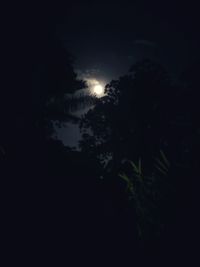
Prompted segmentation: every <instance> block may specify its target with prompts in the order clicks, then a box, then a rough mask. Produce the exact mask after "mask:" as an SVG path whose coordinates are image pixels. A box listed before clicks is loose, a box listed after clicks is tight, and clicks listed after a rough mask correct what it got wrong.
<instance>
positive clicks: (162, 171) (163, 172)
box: [155, 165, 167, 175]
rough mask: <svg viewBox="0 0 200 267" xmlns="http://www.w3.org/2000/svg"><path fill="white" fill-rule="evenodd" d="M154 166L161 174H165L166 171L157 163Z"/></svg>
mask: <svg viewBox="0 0 200 267" xmlns="http://www.w3.org/2000/svg"><path fill="white" fill-rule="evenodd" d="M155 167H156V168H157V169H158V170H159V171H160V172H161V173H162V174H164V175H167V173H166V172H165V171H164V170H162V169H161V168H160V167H159V166H158V165H155Z"/></svg>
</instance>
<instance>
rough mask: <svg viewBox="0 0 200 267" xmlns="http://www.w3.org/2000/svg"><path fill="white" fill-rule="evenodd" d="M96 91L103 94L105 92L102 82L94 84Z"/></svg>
mask: <svg viewBox="0 0 200 267" xmlns="http://www.w3.org/2000/svg"><path fill="white" fill-rule="evenodd" d="M94 93H95V94H97V95H102V94H103V86H101V85H100V84H97V85H95V86H94Z"/></svg>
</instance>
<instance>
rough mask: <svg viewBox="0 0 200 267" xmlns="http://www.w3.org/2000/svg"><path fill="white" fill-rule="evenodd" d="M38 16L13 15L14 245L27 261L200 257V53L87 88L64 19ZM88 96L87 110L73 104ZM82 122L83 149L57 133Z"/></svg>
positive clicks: (9, 109) (8, 108)
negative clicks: (67, 43) (177, 71)
mask: <svg viewBox="0 0 200 267" xmlns="http://www.w3.org/2000/svg"><path fill="white" fill-rule="evenodd" d="M37 15H38V22H37V24H35V23H32V21H34V20H33V17H29V16H28V15H27V17H25V18H23V19H26V21H27V26H26V25H25V24H24V23H23V22H22V23H20V21H19V22H18V23H17V24H15V25H14V26H13V24H12V27H10V32H11V33H12V34H11V36H12V38H11V37H8V38H7V40H8V43H9V44H8V45H6V44H5V46H6V47H5V49H4V56H3V60H4V61H2V63H3V67H4V70H5V75H3V76H4V77H3V78H2V86H1V92H0V125H1V131H0V166H1V196H2V213H1V217H2V221H3V225H4V226H3V228H2V231H3V234H4V235H5V239H3V240H4V241H3V246H4V248H6V249H7V248H8V251H9V253H10V254H12V257H14V258H15V257H16V258H22V259H23V260H24V259H25V257H27V258H28V259H29V261H32V260H35V259H36V257H37V256H36V255H39V257H40V256H43V258H44V259H45V258H48V259H50V258H51V257H53V258H54V260H55V262H57V263H58V260H61V259H63V258H72V259H73V261H74V264H76V263H77V264H78V262H79V260H80V261H81V262H82V263H84V262H91V263H93V264H94V266H96V265H98V264H100V265H101V266H102V264H110V265H111V264H113V265H114V264H116V263H121V266H122V265H125V264H126V263H129V265H130V264H131V263H132V264H134V263H136V262H137V261H138V262H139V263H140V264H142V263H144V264H145V263H146V264H147V263H150V262H151V261H152V262H154V263H155V264H156V263H158V264H162V265H164V264H166V265H168V264H170V262H171V260H172V258H175V257H176V258H178V256H180V257H181V258H182V259H183V255H182V254H184V253H185V256H186V257H187V256H188V257H190V258H193V253H195V238H197V233H198V230H199V225H198V219H197V218H198V201H199V193H198V180H199V165H198V164H199V149H200V124H199V112H200V110H199V109H200V107H199V98H198V95H199V71H200V62H199V61H198V59H197V60H196V61H195V62H193V63H192V64H191V65H190V66H188V67H187V68H186V69H183V71H182V74H181V75H179V77H174V76H172V75H171V73H170V72H169V71H167V70H166V68H165V66H163V65H162V64H161V63H160V62H156V61H154V60H151V59H148V58H147V59H144V60H141V61H139V62H137V63H135V64H132V66H131V68H130V70H129V71H127V74H126V75H123V76H121V77H119V78H118V79H116V80H112V81H110V82H109V83H108V84H107V85H106V87H105V94H104V96H103V97H101V98H96V97H95V96H94V95H80V96H76V92H77V91H79V90H80V89H84V88H86V87H87V84H86V82H85V81H84V80H81V79H79V77H78V75H77V74H76V72H75V70H74V65H73V64H74V61H73V57H72V56H71V54H70V51H67V50H66V48H65V47H64V45H63V43H62V41H60V40H59V38H58V37H57V35H56V31H55V27H54V26H55V25H54V24H55V22H54V20H53V19H51V21H50V22H51V23H50V22H49V18H48V17H45V16H44V13H42V12H41V14H37ZM8 27H9V25H8ZM13 27H16V28H18V29H19V30H18V31H17V36H15V28H13ZM9 38H10V39H9ZM13 39H15V45H14V48H13V47H11V43H12V42H13ZM9 45H10V46H9ZM83 106H85V107H88V108H89V111H88V112H87V113H86V114H84V115H83V116H82V117H81V118H80V117H76V116H75V115H73V113H71V110H79V109H80V108H81V107H83ZM70 121H72V122H74V123H77V124H78V125H79V127H80V132H81V134H82V139H81V141H80V143H79V150H75V149H73V148H71V147H66V146H64V145H63V143H62V141H61V140H59V139H56V138H54V137H53V136H54V133H55V127H54V125H55V123H56V124H57V125H60V126H62V125H63V124H64V123H66V122H70ZM11 251H13V252H11ZM9 253H8V254H9ZM12 257H11V258H12ZM42 262H45V260H44V261H42ZM174 263H175V262H174Z"/></svg>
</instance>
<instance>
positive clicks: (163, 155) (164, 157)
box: [160, 150, 170, 167]
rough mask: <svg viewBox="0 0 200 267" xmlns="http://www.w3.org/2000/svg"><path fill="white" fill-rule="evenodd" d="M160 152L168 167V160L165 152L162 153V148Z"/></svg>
mask: <svg viewBox="0 0 200 267" xmlns="http://www.w3.org/2000/svg"><path fill="white" fill-rule="evenodd" d="M160 154H161V156H162V158H163V160H164V162H165V163H166V165H167V166H168V167H170V162H169V161H168V159H167V157H166V156H165V154H164V152H163V151H162V150H160Z"/></svg>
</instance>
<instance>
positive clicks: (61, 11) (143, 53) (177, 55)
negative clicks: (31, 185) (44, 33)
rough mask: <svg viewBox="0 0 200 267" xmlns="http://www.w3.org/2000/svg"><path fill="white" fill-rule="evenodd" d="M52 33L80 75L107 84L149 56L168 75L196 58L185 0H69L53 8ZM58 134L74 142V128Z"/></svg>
mask: <svg viewBox="0 0 200 267" xmlns="http://www.w3.org/2000/svg"><path fill="white" fill-rule="evenodd" d="M57 17H58V18H59V19H58V22H57V26H56V28H57V34H58V36H59V38H60V39H61V40H62V41H63V42H64V44H65V47H66V48H67V49H68V50H69V51H70V53H72V55H73V56H74V59H75V69H76V71H77V73H78V74H79V76H80V77H81V78H83V79H84V78H88V77H89V78H94V79H97V80H99V81H103V83H104V84H106V83H109V82H110V81H111V80H112V79H117V78H118V77H119V76H120V75H123V74H126V73H127V72H128V70H129V68H130V66H131V65H133V64H134V63H135V62H137V61H138V60H141V59H143V58H152V59H155V60H156V61H159V62H161V63H162V65H164V66H165V67H166V68H167V69H168V71H169V72H170V73H171V75H173V74H176V75H177V74H178V75H179V74H180V73H181V72H182V70H184V68H186V67H187V66H188V65H189V64H190V63H192V62H193V61H194V60H195V59H196V58H197V57H199V50H198V47H199V44H200V41H199V35H198V34H197V33H198V7H197V6H195V5H193V3H192V2H191V1H190V4H189V5H188V1H187V2H186V3H183V2H181V3H179V2H178V1H164V2H163V1H132V2H131V1H115V2H114V1H73V2H71V3H70V2H68V4H67V5H66V6H65V5H64V6H62V7H59V8H58V13H57ZM70 129H71V130H69V127H68V129H67V130H65V129H63V130H62V131H61V132H59V136H60V137H61V138H62V140H63V141H64V143H65V144H70V145H75V144H76V143H77V139H79V137H80V135H79V130H78V126H76V125H74V126H72V127H71V128H70Z"/></svg>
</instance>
